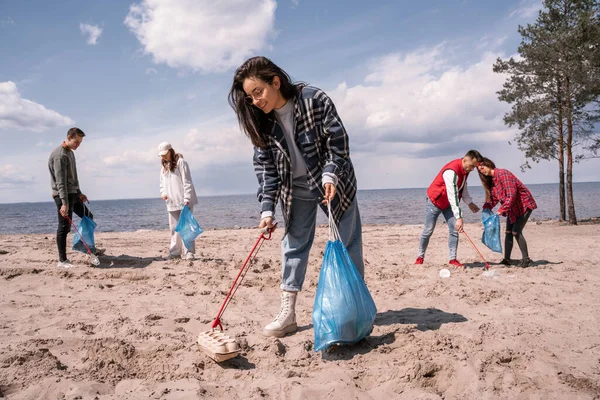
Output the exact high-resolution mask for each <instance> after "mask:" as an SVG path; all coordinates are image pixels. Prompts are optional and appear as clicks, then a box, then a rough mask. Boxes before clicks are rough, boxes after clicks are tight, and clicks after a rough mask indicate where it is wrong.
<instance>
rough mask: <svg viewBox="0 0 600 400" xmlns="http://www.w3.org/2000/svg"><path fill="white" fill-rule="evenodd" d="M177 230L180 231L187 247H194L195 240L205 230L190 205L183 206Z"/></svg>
mask: <svg viewBox="0 0 600 400" xmlns="http://www.w3.org/2000/svg"><path fill="white" fill-rule="evenodd" d="M175 232H178V233H179V235H180V236H181V240H183V244H184V245H185V248H186V249H190V248H192V245H193V243H194V240H196V238H197V237H198V236H199V235H200V234H201V233H202V232H204V231H203V230H202V228H200V224H198V221H196V218H194V214H193V213H192V210H190V208H189V207H188V206H183V209H182V210H181V214H180V215H179V221H178V222H177V226H176V227H175Z"/></svg>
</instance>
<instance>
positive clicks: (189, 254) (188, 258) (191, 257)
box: [185, 253, 196, 260]
mask: <svg viewBox="0 0 600 400" xmlns="http://www.w3.org/2000/svg"><path fill="white" fill-rule="evenodd" d="M185 259H186V260H194V259H196V256H195V255H194V253H187V254H186V255H185Z"/></svg>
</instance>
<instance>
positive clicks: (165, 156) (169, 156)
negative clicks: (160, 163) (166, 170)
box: [160, 151, 171, 161]
mask: <svg viewBox="0 0 600 400" xmlns="http://www.w3.org/2000/svg"><path fill="white" fill-rule="evenodd" d="M160 158H162V159H163V160H166V161H171V152H170V151H167V154H165V155H164V156H160Z"/></svg>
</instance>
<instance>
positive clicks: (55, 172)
mask: <svg viewBox="0 0 600 400" xmlns="http://www.w3.org/2000/svg"><path fill="white" fill-rule="evenodd" d="M48 169H49V170H50V185H51V187H52V197H56V196H59V197H60V200H61V201H62V203H63V205H68V204H69V194H71V193H81V190H79V179H78V178H77V165H76V163H75V154H74V153H73V150H70V149H68V148H65V147H63V145H60V146H58V147H57V148H56V149H54V151H52V153H50V157H49V158H48Z"/></svg>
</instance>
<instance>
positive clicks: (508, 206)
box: [484, 168, 537, 223]
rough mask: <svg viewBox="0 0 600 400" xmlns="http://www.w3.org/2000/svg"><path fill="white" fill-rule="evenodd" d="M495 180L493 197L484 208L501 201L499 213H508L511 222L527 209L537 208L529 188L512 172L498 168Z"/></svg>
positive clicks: (495, 172) (492, 191)
mask: <svg viewBox="0 0 600 400" xmlns="http://www.w3.org/2000/svg"><path fill="white" fill-rule="evenodd" d="M493 180H494V187H493V188H492V190H491V195H492V198H491V200H490V201H489V202H487V203H485V204H484V208H494V207H495V206H496V204H498V202H500V204H502V205H501V206H500V208H498V214H500V215H506V217H507V218H508V220H509V221H510V223H513V222H515V220H516V219H517V217H520V216H521V215H523V214H525V213H526V212H527V210H535V209H536V208H537V204H535V200H534V199H533V196H532V195H531V192H530V191H529V189H527V188H526V187H525V185H523V182H521V181H520V180H519V179H518V178H517V177H516V176H514V175H513V173H512V172H510V171H508V170H506V169H500V168H496V169H495V170H494V179H493Z"/></svg>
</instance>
